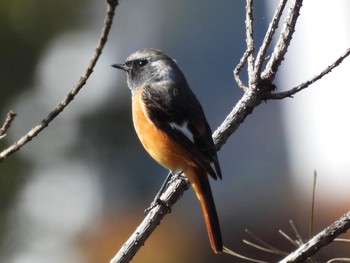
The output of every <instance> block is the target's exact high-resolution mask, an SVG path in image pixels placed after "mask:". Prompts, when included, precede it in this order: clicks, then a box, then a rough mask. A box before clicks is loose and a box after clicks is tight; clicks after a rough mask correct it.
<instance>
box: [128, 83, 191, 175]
mask: <svg viewBox="0 0 350 263" xmlns="http://www.w3.org/2000/svg"><path fill="white" fill-rule="evenodd" d="M141 92H142V89H139V90H138V91H137V92H136V94H134V95H133V97H132V117H133V122H134V127H135V130H136V133H137V135H138V137H139V139H140V141H141V143H142V145H143V147H144V148H145V149H146V151H147V152H148V153H149V154H150V155H151V156H152V158H153V159H155V160H156V161H157V162H158V163H159V164H160V165H162V166H164V167H166V168H167V169H169V170H171V171H174V172H175V171H186V170H187V169H188V168H190V167H189V166H191V167H195V166H197V165H196V164H195V163H194V162H193V160H192V157H190V156H189V155H188V154H187V152H186V151H184V150H182V149H181V148H180V146H179V145H178V144H177V143H176V142H175V141H174V140H172V139H171V137H170V136H168V135H167V134H166V133H165V132H164V131H162V130H160V129H158V128H157V127H156V126H155V125H154V124H153V123H152V121H151V120H150V119H149V118H148V117H147V115H146V110H145V108H144V107H142V103H141Z"/></svg>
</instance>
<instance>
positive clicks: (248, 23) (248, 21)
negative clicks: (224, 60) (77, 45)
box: [245, 0, 254, 86]
mask: <svg viewBox="0 0 350 263" xmlns="http://www.w3.org/2000/svg"><path fill="white" fill-rule="evenodd" d="M253 20H254V18H253V0H247V6H246V18H245V30H246V38H247V39H246V41H247V50H249V55H248V58H247V60H248V75H249V76H250V77H249V79H250V80H252V78H251V77H252V76H253V73H254V56H253V52H254V38H253ZM249 86H250V85H249Z"/></svg>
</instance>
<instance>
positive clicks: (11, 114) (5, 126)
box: [0, 110, 17, 139]
mask: <svg viewBox="0 0 350 263" xmlns="http://www.w3.org/2000/svg"><path fill="white" fill-rule="evenodd" d="M16 115H17V114H16V112H14V111H13V110H10V111H9V112H8V113H7V116H6V119H5V122H4V124H3V125H2V127H1V128H0V139H2V138H4V137H5V136H6V132H7V130H8V129H9V128H10V126H11V123H12V121H13V120H14V119H15V117H16Z"/></svg>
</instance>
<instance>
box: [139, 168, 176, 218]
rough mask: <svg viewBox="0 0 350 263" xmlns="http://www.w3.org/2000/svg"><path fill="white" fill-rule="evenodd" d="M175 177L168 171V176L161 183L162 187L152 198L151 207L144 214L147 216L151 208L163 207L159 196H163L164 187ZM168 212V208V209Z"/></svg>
mask: <svg viewBox="0 0 350 263" xmlns="http://www.w3.org/2000/svg"><path fill="white" fill-rule="evenodd" d="M174 175H176V174H175V173H173V172H172V171H169V174H168V175H167V177H166V178H165V181H164V182H163V184H162V186H161V187H160V189H159V191H158V193H157V195H156V197H155V198H154V201H153V202H152V203H151V206H150V207H148V208H147V209H146V210H145V214H146V215H147V214H148V213H149V212H150V211H151V210H152V209H153V208H155V207H156V206H157V205H165V203H164V202H163V201H162V200H161V199H160V196H161V195H162V194H163V192H164V190H165V189H166V186H167V185H168V183H169V182H170V180H171V178H172V177H173V176H174ZM169 210H170V207H169Z"/></svg>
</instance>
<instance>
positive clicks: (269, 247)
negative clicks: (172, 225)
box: [245, 229, 288, 255]
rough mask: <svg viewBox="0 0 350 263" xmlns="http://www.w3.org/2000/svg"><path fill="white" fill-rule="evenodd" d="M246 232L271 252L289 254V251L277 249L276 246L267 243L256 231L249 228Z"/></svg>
mask: <svg viewBox="0 0 350 263" xmlns="http://www.w3.org/2000/svg"><path fill="white" fill-rule="evenodd" d="M245 232H246V233H247V234H249V235H250V236H251V237H252V238H254V239H255V240H256V241H258V242H259V243H260V244H262V245H263V246H265V248H268V250H269V251H270V252H271V253H274V254H278V255H288V253H286V252H284V251H282V250H279V249H277V248H276V247H274V246H272V245H270V244H268V243H266V242H265V241H263V240H262V239H261V238H259V237H258V236H256V235H255V234H254V233H252V232H250V231H249V230H248V229H246V230H245Z"/></svg>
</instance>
